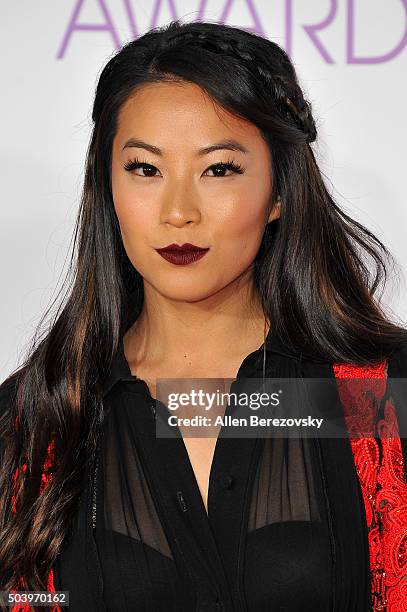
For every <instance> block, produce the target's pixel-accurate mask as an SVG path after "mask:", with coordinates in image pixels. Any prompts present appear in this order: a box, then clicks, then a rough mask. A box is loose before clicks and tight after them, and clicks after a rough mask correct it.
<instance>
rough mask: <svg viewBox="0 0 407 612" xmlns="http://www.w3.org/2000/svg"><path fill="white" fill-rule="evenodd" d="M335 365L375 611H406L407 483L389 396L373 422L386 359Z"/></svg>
mask: <svg viewBox="0 0 407 612" xmlns="http://www.w3.org/2000/svg"><path fill="white" fill-rule="evenodd" d="M333 368H334V373H335V377H336V378H337V384H338V390H339V395H340V398H341V402H342V404H343V406H344V410H345V420H346V424H347V426H348V430H349V432H350V434H351V435H350V438H351V439H350V443H351V447H352V451H353V456H354V460H355V466H356V469H357V473H358V476H359V479H360V484H361V488H362V493H363V500H364V505H365V510H366V519H367V525H368V539H369V550H370V568H371V576H372V608H373V610H374V611H375V612H379V611H380V612H382V611H385V612H403V611H404V612H405V611H406V610H407V483H406V482H405V481H404V479H403V474H404V470H403V465H404V462H403V454H402V448H401V442H400V437H399V429H398V424H397V417H396V411H395V408H394V406H393V404H392V401H391V399H386V400H385V405H384V417H383V418H381V419H380V420H379V421H378V423H377V424H376V425H375V423H374V419H375V416H376V414H377V411H378V407H379V405H380V402H381V399H382V398H383V396H384V394H385V390H386V378H387V372H386V370H387V361H386V360H385V361H383V362H382V363H381V364H379V365H378V366H377V367H358V366H352V365H347V364H334V366H333ZM349 378H352V379H364V378H365V379H369V380H367V381H366V382H365V384H364V381H363V380H360V381H356V380H352V382H351V383H350V384H347V380H346V379H349ZM358 433H359V434H361V435H359V437H358ZM353 435H354V436H355V437H352V436H353ZM375 435H377V436H378V438H379V439H378V440H376V439H375V437H374V436H375Z"/></svg>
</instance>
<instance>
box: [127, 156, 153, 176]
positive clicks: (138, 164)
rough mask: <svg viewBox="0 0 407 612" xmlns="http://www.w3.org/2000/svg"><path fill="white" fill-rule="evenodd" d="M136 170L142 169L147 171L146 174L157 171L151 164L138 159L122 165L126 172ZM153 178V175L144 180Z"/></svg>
mask: <svg viewBox="0 0 407 612" xmlns="http://www.w3.org/2000/svg"><path fill="white" fill-rule="evenodd" d="M138 168H143V171H144V170H147V172H148V173H149V172H154V170H157V168H156V167H155V166H152V165H151V164H148V163H147V162H146V161H145V160H139V159H137V158H136V159H133V160H130V161H128V162H127V163H126V164H124V169H125V170H127V171H128V172H132V171H133V170H138ZM137 176H142V175H140V174H139V175H137ZM150 177H152V178H154V175H151V174H149V175H148V176H147V177H145V178H150Z"/></svg>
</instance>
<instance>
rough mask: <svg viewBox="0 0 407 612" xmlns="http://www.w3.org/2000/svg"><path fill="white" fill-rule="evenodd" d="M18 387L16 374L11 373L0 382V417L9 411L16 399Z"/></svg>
mask: <svg viewBox="0 0 407 612" xmlns="http://www.w3.org/2000/svg"><path fill="white" fill-rule="evenodd" d="M16 389H17V381H16V378H15V376H13V375H11V376H9V377H8V378H6V379H5V380H3V382H2V383H0V419H1V418H2V417H3V416H4V414H5V413H6V412H7V409H8V407H9V406H10V403H11V402H12V401H13V400H14V398H15V394H16Z"/></svg>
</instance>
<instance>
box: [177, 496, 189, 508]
mask: <svg viewBox="0 0 407 612" xmlns="http://www.w3.org/2000/svg"><path fill="white" fill-rule="evenodd" d="M177 498H178V503H179V505H180V508H181V510H182V512H186V511H187V510H188V506H187V503H186V501H185V497H184V494H183V493H182V491H177Z"/></svg>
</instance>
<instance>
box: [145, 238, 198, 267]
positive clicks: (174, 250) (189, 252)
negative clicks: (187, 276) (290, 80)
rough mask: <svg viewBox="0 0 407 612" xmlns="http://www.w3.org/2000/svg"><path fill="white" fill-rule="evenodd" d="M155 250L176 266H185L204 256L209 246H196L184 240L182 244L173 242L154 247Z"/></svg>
mask: <svg viewBox="0 0 407 612" xmlns="http://www.w3.org/2000/svg"><path fill="white" fill-rule="evenodd" d="M156 251H157V253H159V254H160V255H161V257H163V258H164V259H166V260H167V261H169V262H170V263H173V264H175V265H178V266H185V265H188V264H191V263H193V262H194V261H198V259H201V258H202V257H204V255H205V254H206V253H207V252H208V251H209V248H202V247H198V246H196V245H194V244H190V243H189V242H186V243H185V244H182V245H179V244H175V243H173V244H169V245H168V246H166V247H164V248H162V249H156Z"/></svg>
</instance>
